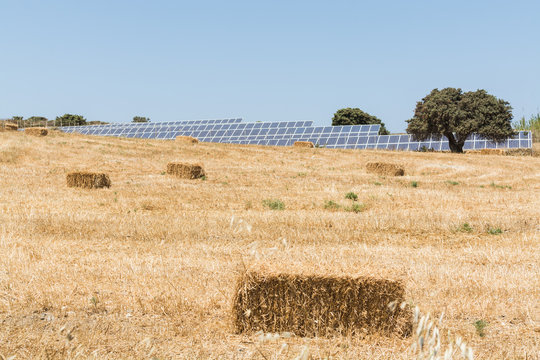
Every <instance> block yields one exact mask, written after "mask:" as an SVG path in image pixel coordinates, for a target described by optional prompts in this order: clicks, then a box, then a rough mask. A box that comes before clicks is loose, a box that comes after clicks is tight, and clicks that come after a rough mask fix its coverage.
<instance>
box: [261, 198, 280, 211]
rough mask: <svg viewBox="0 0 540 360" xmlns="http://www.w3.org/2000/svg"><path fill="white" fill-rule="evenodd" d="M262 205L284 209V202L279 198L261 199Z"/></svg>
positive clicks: (273, 208) (274, 208)
mask: <svg viewBox="0 0 540 360" xmlns="http://www.w3.org/2000/svg"><path fill="white" fill-rule="evenodd" d="M263 206H264V207H267V208H269V209H271V210H284V209H285V204H284V203H283V201H281V200H279V199H267V200H263Z"/></svg>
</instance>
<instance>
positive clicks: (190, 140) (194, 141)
mask: <svg viewBox="0 0 540 360" xmlns="http://www.w3.org/2000/svg"><path fill="white" fill-rule="evenodd" d="M176 141H179V142H183V143H188V144H197V143H199V139H197V138H194V137H193V136H177V137H176Z"/></svg>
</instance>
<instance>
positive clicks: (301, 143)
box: [293, 141, 315, 148]
mask: <svg viewBox="0 0 540 360" xmlns="http://www.w3.org/2000/svg"><path fill="white" fill-rule="evenodd" d="M293 146H294V147H304V148H313V147H315V145H313V143H312V142H311V141H295V142H294V144H293Z"/></svg>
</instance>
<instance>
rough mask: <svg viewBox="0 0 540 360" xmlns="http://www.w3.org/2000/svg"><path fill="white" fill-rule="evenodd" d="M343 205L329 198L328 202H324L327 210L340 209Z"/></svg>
mask: <svg viewBox="0 0 540 360" xmlns="http://www.w3.org/2000/svg"><path fill="white" fill-rule="evenodd" d="M340 207H341V206H339V204H338V203H336V202H334V201H332V200H328V201H327V202H326V203H324V208H325V209H327V210H338V209H339V208H340Z"/></svg>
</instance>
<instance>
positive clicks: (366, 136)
mask: <svg viewBox="0 0 540 360" xmlns="http://www.w3.org/2000/svg"><path fill="white" fill-rule="evenodd" d="M312 125H313V122H312V121H284V122H257V123H244V122H242V119H240V118H236V119H214V120H190V121H172V122H163V123H127V124H108V125H89V126H71V127H61V128H59V129H60V130H61V131H64V132H78V133H81V134H85V135H99V136H120V137H130V138H134V137H135V138H143V139H163V140H171V139H174V138H176V136H179V135H183V136H193V137H196V138H198V139H199V141H203V142H218V143H232V144H257V145H273V146H290V145H293V144H294V142H295V141H311V142H313V143H314V144H315V145H316V146H320V147H327V148H341V149H387V150H403V151H406V150H408V151H411V150H419V149H421V148H423V147H425V148H426V149H433V150H437V151H444V150H449V146H448V140H447V139H446V138H445V137H436V136H431V137H430V138H428V139H426V140H423V141H415V140H414V139H413V137H412V136H411V135H408V134H401V135H378V132H379V130H380V125H377V124H373V125H348V126H316V127H314V126H312ZM519 147H521V148H531V147H532V134H531V132H527V131H521V132H519V133H517V134H516V135H515V136H513V137H511V138H509V139H507V140H505V141H503V142H500V143H495V142H492V141H490V140H488V139H485V138H483V137H481V136H479V135H476V134H474V135H472V136H470V137H469V138H468V139H467V140H466V141H465V146H464V149H465V150H475V149H486V148H487V149H489V148H493V149H496V148H519Z"/></svg>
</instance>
